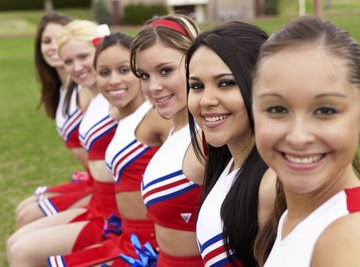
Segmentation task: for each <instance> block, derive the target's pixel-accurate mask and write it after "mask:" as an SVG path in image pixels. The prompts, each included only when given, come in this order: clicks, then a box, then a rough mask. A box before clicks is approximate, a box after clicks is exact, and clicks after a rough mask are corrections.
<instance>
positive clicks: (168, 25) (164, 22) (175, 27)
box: [149, 19, 190, 38]
mask: <svg viewBox="0 0 360 267" xmlns="http://www.w3.org/2000/svg"><path fill="white" fill-rule="evenodd" d="M149 26H154V27H156V26H163V27H166V28H169V29H172V30H175V31H177V32H180V33H181V34H183V35H185V36H186V37H188V38H190V35H189V33H188V32H187V31H185V29H184V28H183V27H181V26H180V25H179V24H178V23H176V22H174V21H171V20H167V19H158V20H154V21H153V22H151V23H149Z"/></svg>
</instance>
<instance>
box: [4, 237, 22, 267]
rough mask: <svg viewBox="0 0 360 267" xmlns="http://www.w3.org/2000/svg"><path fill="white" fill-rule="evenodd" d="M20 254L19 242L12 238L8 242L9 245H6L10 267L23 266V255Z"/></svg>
mask: <svg viewBox="0 0 360 267" xmlns="http://www.w3.org/2000/svg"><path fill="white" fill-rule="evenodd" d="M19 252H20V248H19V247H18V245H17V242H16V241H14V238H13V236H11V237H10V238H9V239H8V240H7V244H6V255H7V259H8V263H9V266H10V267H12V266H22V265H21V258H22V255H21V253H19Z"/></svg>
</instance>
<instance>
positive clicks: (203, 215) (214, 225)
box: [196, 159, 241, 267]
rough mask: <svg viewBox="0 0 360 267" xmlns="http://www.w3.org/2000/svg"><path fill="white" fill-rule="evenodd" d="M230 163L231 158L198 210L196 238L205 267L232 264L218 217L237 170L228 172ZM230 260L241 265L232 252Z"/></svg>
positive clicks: (231, 162) (231, 161)
mask: <svg viewBox="0 0 360 267" xmlns="http://www.w3.org/2000/svg"><path fill="white" fill-rule="evenodd" d="M232 164H233V159H231V160H230V162H229V163H228V165H227V166H226V168H225V169H224V171H223V172H222V174H221V175H220V177H219V179H218V180H217V181H216V184H215V185H214V187H213V188H212V189H211V191H210V193H209V194H208V195H207V197H206V199H205V200H204V202H203V204H202V205H201V209H200V212H199V217H198V221H197V225H196V238H197V240H198V246H199V250H200V252H201V257H202V258H203V261H204V264H205V266H206V267H210V266H211V267H220V266H229V267H230V266H233V265H231V264H230V261H229V259H228V257H227V254H226V249H225V246H224V241H223V235H222V233H223V223H222V220H221V217H220V210H221V206H222V204H223V202H224V199H225V197H226V195H227V193H228V192H229V190H230V188H231V185H232V184H233V182H234V178H235V176H236V173H237V171H238V170H234V171H232V172H231V173H229V171H230V168H231V166H232ZM209 222H211V223H209ZM230 254H231V252H230ZM231 261H232V262H237V263H238V265H237V266H241V264H239V260H238V259H237V258H236V256H235V255H234V254H232V257H231Z"/></svg>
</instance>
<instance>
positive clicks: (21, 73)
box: [0, 38, 80, 267]
mask: <svg viewBox="0 0 360 267" xmlns="http://www.w3.org/2000/svg"><path fill="white" fill-rule="evenodd" d="M0 51H2V52H1V53H0V66H1V71H0V122H1V123H0V124H1V126H0V151H1V153H0V188H1V194H0V220H1V223H0V266H4V267H5V266H7V264H6V256H5V241H6V239H7V237H8V236H9V234H10V233H11V232H13V231H14V229H15V227H14V208H15V206H16V204H17V203H18V202H19V201H20V200H22V199H23V198H25V197H26V196H29V195H31V194H32V192H33V190H34V188H36V186H38V185H41V184H44V183H48V184H55V183H58V182H60V181H67V180H69V177H70V174H71V172H72V170H74V169H76V168H80V166H78V165H77V164H76V163H75V162H74V160H73V159H72V157H71V156H70V155H69V153H68V151H67V150H66V149H65V148H64V144H63V142H62V141H61V139H60V137H59V136H58V135H57V133H56V129H55V124H54V123H53V122H52V121H50V120H49V119H47V117H46V116H45V115H44V112H40V111H37V110H36V108H35V107H36V105H37V101H38V98H39V88H38V84H37V82H36V80H35V78H34V69H33V38H23V39H6V40H1V41H0Z"/></svg>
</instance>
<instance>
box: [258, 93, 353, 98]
mask: <svg viewBox="0 0 360 267" xmlns="http://www.w3.org/2000/svg"><path fill="white" fill-rule="evenodd" d="M259 97H278V98H283V97H282V96H281V95H280V94H277V93H263V94H260V95H259ZM323 97H341V98H346V96H345V95H343V94H340V93H322V94H319V95H316V96H315V98H323Z"/></svg>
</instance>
